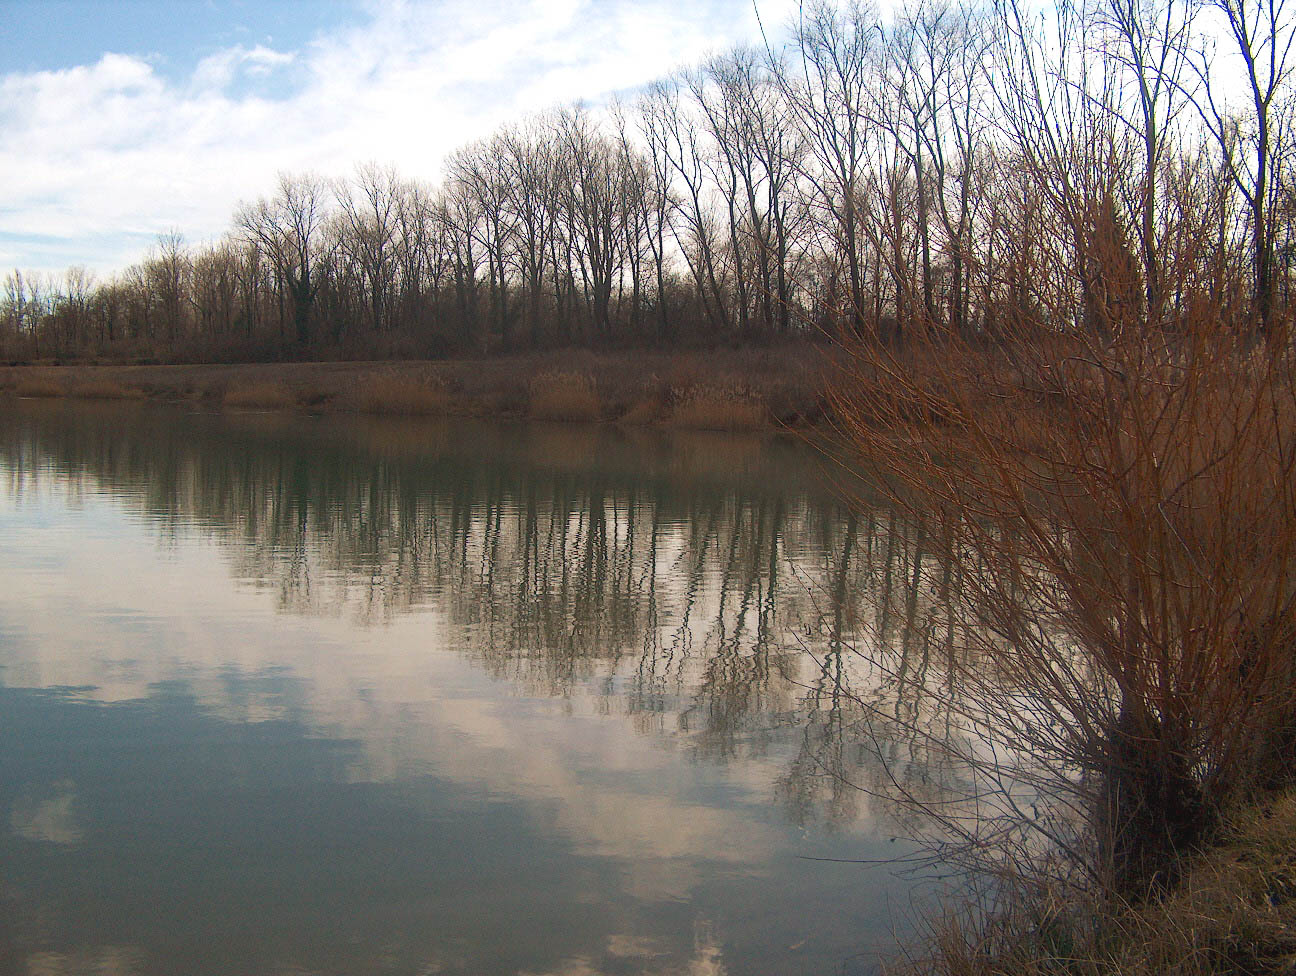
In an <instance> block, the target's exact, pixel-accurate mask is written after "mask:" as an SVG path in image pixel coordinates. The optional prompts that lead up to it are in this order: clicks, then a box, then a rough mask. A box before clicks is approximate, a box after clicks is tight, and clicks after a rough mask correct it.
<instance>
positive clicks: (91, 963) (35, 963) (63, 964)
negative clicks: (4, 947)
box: [26, 946, 144, 976]
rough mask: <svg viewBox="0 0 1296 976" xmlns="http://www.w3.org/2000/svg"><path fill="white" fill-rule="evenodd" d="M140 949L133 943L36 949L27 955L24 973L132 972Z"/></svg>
mask: <svg viewBox="0 0 1296 976" xmlns="http://www.w3.org/2000/svg"><path fill="white" fill-rule="evenodd" d="M143 971H144V961H143V953H141V952H140V951H139V950H138V949H136V948H135V947H133V946H100V947H97V948H94V949H81V950H78V951H76V952H37V953H33V954H32V955H30V956H28V957H27V974H26V976H135V974H136V973H140V972H143Z"/></svg>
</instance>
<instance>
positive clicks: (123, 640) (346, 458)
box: [0, 404, 957, 973]
mask: <svg viewBox="0 0 1296 976" xmlns="http://www.w3.org/2000/svg"><path fill="white" fill-rule="evenodd" d="M3 419H4V423H3V427H2V428H0V479H3V481H2V482H0V484H2V485H3V489H4V490H3V492H2V500H0V519H3V522H4V525H5V528H6V534H7V537H8V538H10V539H11V540H13V545H12V548H7V549H6V551H5V553H4V554H3V555H0V594H4V596H0V665H3V668H4V670H3V672H0V676H2V677H3V681H4V685H5V686H6V687H5V688H4V689H0V693H2V694H3V695H4V696H5V699H6V701H5V703H4V704H3V706H0V715H3V716H4V717H5V719H6V720H7V722H8V723H9V724H10V728H8V729H6V730H5V734H4V736H3V738H2V739H0V741H2V742H4V743H6V745H5V746H3V747H0V763H2V764H4V767H5V768H3V769H2V770H0V772H3V773H4V774H5V775H3V777H0V783H3V784H4V785H3V788H2V791H3V795H0V801H2V802H3V803H4V804H6V806H5V808H6V809H9V810H10V811H11V828H12V831H11V835H10V836H9V838H8V839H6V840H5V841H4V842H3V844H0V853H3V855H4V856H5V858H6V861H5V863H15V864H17V865H19V867H18V869H17V870H16V871H14V872H12V874H7V875H6V889H5V890H6V894H5V897H6V898H7V899H9V900H10V901H11V902H13V903H15V904H17V905H18V906H19V907H20V908H21V909H22V910H21V911H19V912H18V913H17V914H15V915H14V917H15V918H18V919H20V920H21V921H20V924H19V925H18V926H17V928H16V929H15V931H17V932H18V933H19V934H18V935H17V936H15V937H14V946H15V948H14V950H13V951H14V953H15V954H14V956H13V958H14V959H15V960H19V962H16V963H15V964H14V966H13V969H14V971H33V972H34V971H42V972H71V971H81V970H84V969H85V967H86V966H98V967H99V969H100V971H112V969H111V967H110V968H109V969H108V970H105V969H103V967H104V966H106V965H108V963H104V962H103V960H104V959H110V960H111V966H112V967H116V969H117V971H122V972H165V971H179V970H186V971H191V972H212V973H230V972H262V971H264V972H271V971H273V972H296V971H304V972H334V971H337V972H465V973H467V972H499V973H520V972H534V973H540V972H553V973H558V972H563V973H602V972H607V973H612V972H617V973H622V972H624V973H630V972H642V973H657V972H661V973H665V972H696V973H703V972H717V973H718V972H725V971H732V972H753V973H759V972H770V973H774V972H778V973H795V972H807V973H808V972H823V971H832V970H833V969H840V968H841V967H842V966H850V965H854V964H855V963H858V962H860V960H867V958H868V952H867V946H868V945H869V944H871V943H872V942H874V941H880V942H883V943H885V942H886V941H888V936H889V928H890V926H891V924H893V922H894V919H893V918H891V917H890V915H889V912H888V910H887V908H886V904H887V900H888V899H889V898H890V897H892V896H895V897H899V898H901V899H903V897H904V895H903V891H904V886H903V883H901V882H898V881H895V880H894V879H891V880H886V881H879V878H878V877H875V876H872V875H870V876H868V878H865V877H864V876H863V873H862V872H863V869H862V868H861V867H860V866H858V865H825V864H823V863H822V862H810V861H805V860H801V859H800V857H799V855H803V854H809V855H812V856H840V857H855V858H861V857H863V858H868V857H875V856H878V855H882V854H889V853H894V851H895V848H894V845H891V844H890V843H889V837H890V836H892V835H894V834H895V828H894V826H893V825H892V824H891V823H889V822H888V821H887V820H886V817H887V816H888V813H887V811H886V810H885V809H884V807H883V806H882V805H880V804H877V803H875V802H873V800H872V799H871V797H872V796H873V795H874V794H875V793H878V792H885V791H886V789H887V788H890V787H892V786H894V785H895V783H894V782H893V777H897V776H898V777H899V778H900V781H901V785H902V786H903V788H905V789H908V790H913V791H918V792H921V791H928V792H929V793H930V794H932V795H934V794H936V793H938V792H939V791H941V790H942V789H945V788H947V786H948V785H949V784H950V782H951V781H952V780H953V779H954V778H956V773H957V771H955V770H952V769H949V768H946V767H947V764H945V763H944V762H943V760H942V758H941V756H942V755H943V753H942V752H941V751H940V750H934V749H932V748H931V743H932V741H934V740H933V738H932V736H936V735H940V734H942V733H941V731H940V728H939V726H940V722H941V721H942V716H941V715H940V714H939V713H938V712H937V711H935V710H933V709H931V708H930V705H929V704H924V703H925V701H926V699H925V697H924V695H923V694H921V693H920V690H921V689H923V688H927V687H930V686H931V685H932V684H933V683H939V682H940V681H941V680H943V678H942V675H944V674H948V673H949V671H950V669H948V668H946V667H943V665H942V661H943V660H948V655H949V654H950V653H952V648H953V642H954V623H953V618H952V616H951V613H950V610H949V608H950V606H951V604H952V602H953V601H952V600H951V599H950V592H951V590H952V588H954V587H956V586H957V578H956V577H957V573H956V570H955V569H954V564H953V560H950V559H948V558H947V554H942V553H941V552H940V551H939V546H938V545H935V544H933V543H932V541H931V540H930V539H929V538H928V537H927V535H926V534H925V533H924V531H923V530H922V529H920V528H916V527H912V526H910V525H908V524H907V523H905V522H904V521H903V520H901V519H899V518H898V517H897V516H896V514H895V513H893V512H887V511H884V510H878V511H863V512H851V511H848V510H846V509H845V508H843V507H842V506H840V505H839V504H837V503H836V502H835V501H834V500H833V498H832V496H831V494H829V493H828V492H826V491H825V490H824V489H823V488H821V487H819V486H818V482H817V477H816V471H815V462H814V459H813V456H812V455H811V454H810V453H809V452H807V451H805V450H804V449H803V448H800V447H799V446H798V445H794V444H783V443H779V442H770V441H761V440H742V439H733V438H722V437H712V436H700V437H695V438H678V437H676V438H666V437H661V436H657V435H653V434H627V433H623V432H618V431H614V430H602V431H596V432H593V433H591V432H588V431H572V430H568V429H564V428H546V427H533V428H518V427H513V428H509V427H504V426H500V425H490V424H467V423H460V424H444V425H436V424H412V423H411V424H401V423H390V422H388V423H376V422H363V421H358V420H348V421H343V420H339V419H338V418H329V419H327V420H323V421H317V420H311V419H308V418H283V417H266V416H251V415H250V416H244V417H236V418H223V417H219V416H209V415H203V414H197V413H193V414H181V413H176V412H175V411H170V410H158V409H150V408H147V407H131V408H91V407H85V406H73V405H66V404H51V405H35V406H25V407H22V408H20V409H16V410H14V411H13V412H12V413H11V414H9V415H7V416H5V417H4V418H3ZM933 567H935V572H933ZM933 581H934V582H933ZM865 645H867V646H865ZM861 650H863V651H865V652H866V653H863V654H861V653H859V652H860V651H861ZM104 702H117V703H118V704H115V705H113V706H112V707H111V708H108V709H105V706H104V705H103V703H104ZM924 709H926V710H927V713H924V711H923V710H924ZM888 714H890V715H893V716H894V717H895V721H894V722H893V723H890V722H888V721H886V720H885V716H887V715H888ZM915 729H920V730H923V732H922V734H915V732H914V730H915ZM20 742H40V743H43V745H42V746H41V747H40V748H37V749H33V750H31V751H30V754H28V753H27V752H24V751H23V750H22V749H18V748H16V747H15V746H14V744H15V743H20ZM132 744H143V745H144V746H145V748H143V749H140V750H138V753H139V754H137V751H136V750H133V749H132ZM663 746H665V747H666V748H663ZM195 839H196V840H195ZM74 850H75V851H76V852H77V854H76V856H75V857H73V856H72V854H71V852H72V851H74ZM11 857H12V858H13V860H12V862H11V861H10V858H11ZM140 872H144V874H145V876H144V877H141V876H140ZM149 872H152V873H151V874H150V873H149ZM74 876H75V877H82V878H89V879H91V881H90V882H89V883H88V885H89V886H88V887H87V883H85V882H82V883H80V884H78V883H74V881H73V877H74ZM213 898H215V900H216V904H215V905H213ZM141 899H142V900H141ZM268 906H274V907H273V909H271V908H269V907H268ZM231 931H236V932H240V933H242V935H241V937H240V938H239V939H237V940H235V942H234V943H233V944H229V940H228V933H229V932H231ZM68 933H75V934H76V940H75V941H73V942H72V943H68V942H67V934H68ZM221 942H225V943H226V944H223V945H222V946H221V948H220V950H219V952H218V953H217V954H216V955H214V956H211V957H208V956H207V955H206V954H205V952H204V951H202V950H199V948H198V947H199V946H204V945H208V944H211V943H221ZM78 953H79V955H78ZM193 956H201V957H202V961H201V962H200V963H199V962H195V960H194V958H192V957H193ZM59 959H62V960H63V961H62V962H59V961H58V960H59ZM850 960H854V962H851V961H850ZM60 966H61V967H62V968H59V967H60ZM177 966H178V969H177V968H175V967H177ZM23 967H25V969H24V968H23ZM293 967H296V968H293ZM420 967H421V968H420Z"/></svg>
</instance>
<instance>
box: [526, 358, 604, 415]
mask: <svg viewBox="0 0 1296 976" xmlns="http://www.w3.org/2000/svg"><path fill="white" fill-rule="evenodd" d="M527 413H528V415H529V416H531V417H533V418H535V419H537V420H598V419H599V418H600V417H602V415H603V404H602V401H601V400H600V399H599V396H598V391H597V390H596V388H595V385H594V380H593V378H592V377H591V376H589V375H588V374H587V373H575V372H569V371H565V370H555V371H549V372H544V373H541V374H540V375H538V376H536V377H535V378H534V379H533V380H532V381H531V384H530V398H529V400H528V402H527Z"/></svg>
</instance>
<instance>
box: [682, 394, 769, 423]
mask: <svg viewBox="0 0 1296 976" xmlns="http://www.w3.org/2000/svg"><path fill="white" fill-rule="evenodd" d="M673 399H674V404H673V406H672V408H671V413H670V423H671V425H672V426H674V427H685V428H688V429H691V430H760V429H762V428H764V427H766V426H768V425H769V419H770V415H769V409H768V408H767V407H766V406H765V403H764V402H763V401H762V400H761V399H760V398H759V397H758V396H756V394H754V393H753V392H752V391H751V390H749V389H746V388H744V387H740V386H729V387H718V386H691V387H687V388H685V389H683V390H676V391H675V393H674V397H673Z"/></svg>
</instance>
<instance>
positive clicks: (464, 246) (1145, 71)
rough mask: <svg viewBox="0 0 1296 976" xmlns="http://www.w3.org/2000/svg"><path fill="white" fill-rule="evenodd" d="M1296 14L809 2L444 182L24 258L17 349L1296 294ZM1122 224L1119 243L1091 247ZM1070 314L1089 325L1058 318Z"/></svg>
mask: <svg viewBox="0 0 1296 976" xmlns="http://www.w3.org/2000/svg"><path fill="white" fill-rule="evenodd" d="M1292 39H1293V25H1292V23H1291V18H1290V17H1289V16H1288V15H1287V12H1286V9H1285V6H1284V3H1283V2H1281V0H1273V2H1265V3H1261V2H1259V0H1214V2H1212V3H1200V2H1197V0H1061V3H1060V5H1059V6H1058V7H1057V8H1056V9H1055V10H1052V11H1049V12H1048V13H1047V14H1046V15H1038V14H1035V13H1032V12H1029V11H1028V10H1027V9H1026V8H1025V7H1024V6H1020V5H1019V4H1018V3H1017V2H1016V0H912V2H910V3H909V4H907V5H906V6H904V7H903V8H901V9H899V10H897V11H896V12H895V13H894V14H893V15H892V16H890V17H889V18H881V17H879V16H878V14H877V13H876V12H875V11H874V10H873V9H872V8H871V7H868V6H865V5H863V4H862V3H860V2H858V0H847V2H844V3H842V4H840V5H834V4H832V3H830V2H815V3H811V4H807V5H805V6H804V7H803V9H802V10H801V12H800V15H799V16H798V17H797V19H796V21H795V23H794V24H793V30H792V33H791V41H790V43H789V44H787V45H786V47H785V48H784V49H782V50H779V51H775V50H773V49H771V48H766V49H763V50H758V49H746V48H744V49H738V50H734V51H731V52H728V53H725V54H721V55H717V56H714V57H711V58H709V59H708V60H706V61H705V62H704V63H702V64H700V65H698V66H696V67H695V68H692V69H688V70H683V71H681V72H678V73H677V74H676V75H674V76H672V77H670V78H668V79H666V80H664V81H661V82H658V83H655V84H653V85H651V86H649V87H648V88H647V89H645V90H644V91H642V92H641V93H640V94H639V95H638V97H637V98H636V99H635V100H633V102H632V103H628V104H617V105H613V106H612V107H611V108H610V109H608V110H607V111H599V112H594V111H591V110H588V109H586V108H583V107H575V108H568V109H562V110H557V111H553V112H551V113H549V114H547V115H543V116H540V117H536V118H532V119H529V120H526V121H524V122H521V123H518V124H513V125H509V126H506V127H504V128H502V129H501V130H500V131H498V132H496V133H495V134H494V135H492V136H490V137H489V138H486V139H484V140H481V141H478V142H474V143H472V144H469V145H467V146H464V147H462V148H461V149H459V150H458V151H456V152H455V153H453V154H452V155H451V156H450V158H449V159H447V160H446V161H445V163H444V166H443V170H444V176H443V179H442V181H441V183H440V184H439V185H438V186H428V185H424V184H420V183H417V182H414V181H411V180H407V179H404V178H402V177H401V176H399V175H398V174H397V173H396V172H395V171H394V170H393V169H390V168H383V167H380V166H377V165H364V166H360V167H358V168H357V169H356V170H355V172H354V173H353V174H352V175H351V176H350V177H349V178H346V179H338V180H325V179H323V178H321V177H318V176H314V175H310V174H299V175H281V177H280V178H279V181H278V185H277V187H276V189H275V191H274V192H273V194H272V195H270V196H269V197H267V198H263V199H261V200H258V201H257V202H255V203H252V204H249V205H245V206H242V207H240V208H239V210H238V211H237V213H236V214H235V217H234V221H233V228H232V229H231V230H230V232H229V233H228V234H227V235H226V237H225V238H223V239H222V240H220V241H218V242H216V243H213V244H208V245H204V246H201V247H196V248H189V247H185V246H184V245H183V242H182V241H181V239H180V238H179V237H178V236H177V235H175V234H171V235H166V236H164V237H163V238H161V239H160V240H159V242H158V244H157V247H156V248H155V249H154V250H153V252H152V253H151V254H150V256H149V257H148V258H146V259H145V260H144V261H143V262H141V263H140V264H138V265H135V266H133V267H131V268H128V269H127V270H126V271H124V272H121V273H120V274H117V275H115V276H113V277H112V278H111V279H109V280H107V281H104V282H101V283H98V284H95V283H94V282H92V280H91V279H90V276H89V275H88V274H87V273H86V272H85V271H84V270H82V269H76V270H74V271H72V272H69V273H68V274H67V275H66V276H65V277H64V278H63V279H62V280H61V281H55V280H47V279H43V278H41V277H40V276H39V275H24V274H21V273H19V272H16V271H15V272H14V273H12V274H11V275H10V276H9V277H8V279H7V282H6V289H5V291H4V295H3V297H2V298H0V341H2V342H3V343H4V344H5V346H6V347H7V348H9V349H10V350H11V351H12V354H13V355H20V354H25V355H36V356H43V355H74V354H85V353H90V354H108V355H111V354H114V353H116V354H122V355H129V354H132V353H134V354H153V355H160V356H165V357H211V356H234V355H241V356H269V355H275V356H278V355H298V356H300V355H309V354H339V355H347V354H355V355H358V354H367V355H371V354H375V353H387V354H400V353H423V354H426V353H431V352H436V351H438V350H443V349H448V348H462V349H479V350H487V349H493V348H500V347H504V348H517V347H523V346H541V345H552V344H567V343H574V342H580V343H608V342H644V341H658V342H674V341H697V340H714V339H723V340H725V341H732V340H738V341H742V340H745V339H748V338H754V337H756V336H761V335H770V334H782V333H791V332H796V331H807V330H812V329H817V328H820V327H823V326H829V327H830V328H831V329H845V330H847V331H850V332H855V333H860V332H870V333H877V334H880V335H881V336H882V337H883V338H885V339H887V340H889V341H891V342H903V341H904V340H905V338H906V337H907V336H909V335H910V334H912V333H914V332H915V331H918V332H921V333H927V332H930V331H932V330H943V329H948V330H950V331H952V332H954V333H958V334H988V335H993V334H994V333H995V330H996V329H1002V328H1005V327H1012V328H1016V327H1018V326H1020V325H1022V324H1023V323H1026V322H1032V323H1034V324H1035V325H1037V326H1041V327H1044V328H1048V329H1052V330H1064V329H1073V328H1078V327H1080V328H1085V329H1088V330H1091V331H1103V330H1110V329H1111V328H1113V325H1114V323H1115V322H1116V321H1117V320H1118V319H1119V320H1124V319H1125V318H1127V316H1124V315H1123V312H1121V309H1122V308H1124V307H1125V306H1129V307H1131V308H1134V309H1136V311H1137V314H1136V318H1137V319H1138V320H1139V321H1140V322H1148V323H1153V324H1156V323H1160V322H1163V321H1164V320H1165V319H1166V318H1167V316H1171V315H1174V314H1179V313H1181V312H1182V311H1183V310H1184V309H1185V308H1186V307H1189V306H1191V305H1192V304H1193V303H1195V302H1197V303H1200V302H1202V301H1205V300H1208V299H1209V301H1210V302H1212V303H1213V302H1214V301H1215V299H1216V297H1218V296H1228V301H1227V302H1225V303H1224V307H1225V310H1226V312H1227V314H1228V315H1229V316H1233V317H1236V318H1237V319H1238V320H1239V321H1243V320H1245V321H1247V322H1250V323H1252V324H1255V325H1258V327H1260V328H1265V329H1267V328H1269V327H1270V326H1271V324H1272V320H1273V318H1274V316H1275V314H1276V312H1277V310H1278V309H1280V308H1283V307H1285V306H1286V303H1287V301H1288V298H1289V288H1290V280H1289V279H1290V275H1289V270H1290V269H1289V258H1290V255H1291V253H1292V249H1291V232H1290V227H1291V219H1290V217H1291V214H1292V212H1293V208H1294V206H1296V203H1294V200H1293V193H1292V190H1293V185H1294V184H1293V182H1292V180H1291V178H1290V164H1291V158H1292V148H1293V142H1292V106H1293V104H1294V103H1293V100H1292V99H1291V97H1290V73H1291V69H1292V67H1293V61H1292V59H1291V57H1290V47H1291V42H1292ZM1099 241H1101V242H1103V243H1102V246H1101V247H1099V246H1096V242H1099ZM1059 307H1067V308H1069V309H1071V313H1070V314H1068V315H1067V316H1065V320H1064V321H1059V320H1057V317H1056V316H1055V315H1053V316H1050V317H1049V319H1048V320H1047V321H1044V320H1043V318H1044V317H1043V316H1042V314H1041V313H1042V310H1044V309H1057V308H1059Z"/></svg>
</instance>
